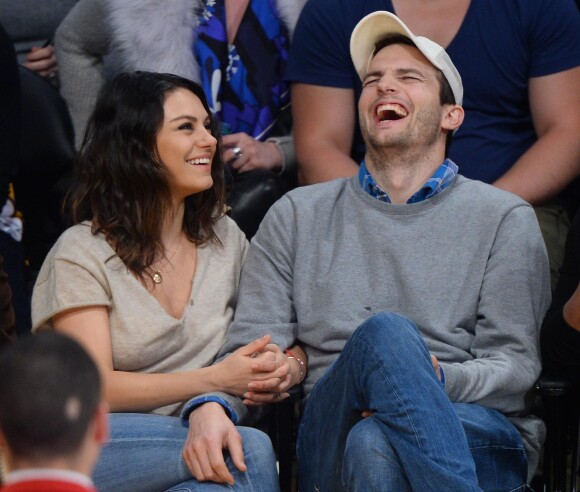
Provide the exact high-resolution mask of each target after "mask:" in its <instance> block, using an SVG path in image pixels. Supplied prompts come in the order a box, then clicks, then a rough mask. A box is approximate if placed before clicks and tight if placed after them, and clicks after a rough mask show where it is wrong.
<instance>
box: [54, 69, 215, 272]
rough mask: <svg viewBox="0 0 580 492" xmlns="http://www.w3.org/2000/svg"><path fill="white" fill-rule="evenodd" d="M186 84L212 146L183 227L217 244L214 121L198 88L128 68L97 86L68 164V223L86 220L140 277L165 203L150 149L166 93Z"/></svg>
mask: <svg viewBox="0 0 580 492" xmlns="http://www.w3.org/2000/svg"><path fill="white" fill-rule="evenodd" d="M177 89H186V90H189V91H191V92H192V93H193V94H195V95H196V96H197V97H198V98H199V99H200V101H201V103H202V104H203V107H204V108H205V110H206V111H207V112H208V114H209V117H210V125H211V132H212V134H213V135H214V136H215V137H216V138H218V147H217V149H216V152H215V156H214V158H213V162H212V169H211V176H212V178H213V186H212V187H211V188H210V189H208V190H205V191H202V192H200V193H196V194H194V195H191V196H189V197H187V198H186V199H185V214H184V218H183V231H184V232H185V234H186V236H187V238H188V239H189V240H190V241H192V242H194V243H195V244H202V243H204V242H207V241H215V242H217V243H219V239H218V237H217V235H216V233H215V230H214V224H215V222H216V221H217V220H218V219H219V218H220V217H221V216H222V215H223V213H224V210H225V203H224V164H223V161H222V158H221V151H220V147H219V145H220V144H219V142H220V139H219V137H218V124H217V122H216V120H215V118H214V117H213V115H212V114H211V111H210V109H209V106H208V104H207V100H206V98H205V94H204V92H203V90H202V89H201V87H200V86H199V85H197V84H196V83H195V82H192V81H191V80H188V79H185V78H183V77H178V76H176V75H170V74H161V73H152V72H133V73H124V74H121V75H119V76H117V77H116V78H115V79H113V80H112V81H110V82H108V83H106V84H105V86H104V87H103V90H102V91H101V93H100V95H99V98H98V100H97V103H96V106H95V110H94V111H93V114H92V116H91V118H90V120H89V123H88V126H87V130H86V134H85V139H84V141H83V144H82V147H81V150H80V152H79V155H78V157H77V160H76V163H75V180H74V185H73V187H72V191H71V193H70V194H69V196H68V197H67V200H66V203H65V207H66V209H68V210H69V211H70V217H71V219H72V221H73V223H75V224H78V223H80V222H82V221H85V220H89V221H92V232H93V234H97V233H103V234H104V235H105V237H106V238H107V240H108V241H109V243H110V244H111V246H112V247H113V248H114V249H115V251H116V253H117V255H118V256H119V257H120V258H121V260H122V261H123V262H124V263H125V265H126V266H127V268H128V269H129V270H130V271H131V272H132V273H133V274H134V275H136V276H137V277H138V278H141V280H143V281H144V280H145V278H146V277H145V274H146V270H147V268H148V267H150V266H151V264H152V263H153V262H154V261H155V260H158V259H159V258H160V257H162V256H163V255H164V247H163V243H162V241H161V229H162V225H163V221H164V219H165V218H166V216H167V213H168V212H171V209H172V207H173V203H172V200H171V191H170V186H169V178H168V172H167V169H166V167H165V165H164V164H163V163H162V162H161V160H160V158H159V155H158V152H157V145H156V141H157V134H158V132H159V131H160V129H161V127H162V125H163V118H164V110H163V104H164V102H165V99H166V97H167V95H168V94H170V93H171V92H173V91H175V90H177Z"/></svg>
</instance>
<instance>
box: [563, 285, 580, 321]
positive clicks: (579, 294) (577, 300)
mask: <svg viewBox="0 0 580 492" xmlns="http://www.w3.org/2000/svg"><path fill="white" fill-rule="evenodd" d="M563 315H564V320H565V321H566V323H568V324H569V325H570V327H571V328H574V329H575V330H577V331H580V283H579V284H578V287H576V290H575V291H574V294H572V297H570V299H569V300H568V302H567V303H566V304H564V310H563Z"/></svg>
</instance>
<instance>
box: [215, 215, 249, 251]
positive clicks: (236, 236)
mask: <svg viewBox="0 0 580 492" xmlns="http://www.w3.org/2000/svg"><path fill="white" fill-rule="evenodd" d="M214 230H215V233H216V235H217V237H218V239H219V240H220V242H221V243H222V244H223V245H224V246H226V244H227V243H231V242H232V241H233V242H235V244H238V245H239V244H243V243H245V242H246V241H247V239H246V235H245V234H244V233H243V231H242V230H241V229H240V228H239V227H238V225H237V224H236V223H235V221H234V220H233V219H232V218H231V217H229V216H228V215H223V216H222V217H220V218H219V219H218V220H217V221H216V222H215V224H214Z"/></svg>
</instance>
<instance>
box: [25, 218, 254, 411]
mask: <svg viewBox="0 0 580 492" xmlns="http://www.w3.org/2000/svg"><path fill="white" fill-rule="evenodd" d="M216 232H217V235H218V237H219V239H220V241H221V242H222V245H223V246H220V245H218V244H215V243H214V242H211V243H206V244H204V245H202V246H199V247H198V249H197V266H196V271H195V275H194V279H193V285H192V289H191V295H190V298H189V301H188V303H187V305H186V307H185V310H184V314H183V318H182V319H179V320H178V319H175V318H174V317H172V316H170V315H169V314H167V313H166V312H165V310H164V309H163V307H162V306H161V305H160V304H159V302H158V301H157V299H155V297H153V296H152V295H151V294H150V293H149V291H147V289H146V288H145V287H144V286H143V285H142V284H141V283H140V282H139V281H138V280H137V279H136V278H135V277H134V276H133V275H132V274H131V273H130V272H129V271H128V270H127V268H126V267H125V265H124V264H123V263H122V262H121V260H120V259H119V257H118V256H117V255H116V254H115V252H114V251H113V249H112V248H111V246H110V245H109V243H108V242H107V241H106V240H105V238H104V236H103V235H102V234H97V235H94V234H92V233H91V226H90V223H88V222H85V223H82V224H78V225H76V226H73V227H71V228H70V229H68V230H66V231H65V232H64V233H63V234H62V236H61V237H60V238H59V239H58V241H57V242H56V244H55V245H54V247H53V248H52V250H51V251H50V253H49V254H48V256H47V257H46V260H45V261H44V264H43V265H42V268H41V270H40V273H39V275H38V279H37V281H36V284H35V286H34V292H33V295H32V324H33V328H32V330H33V331H35V330H37V329H39V328H41V327H43V328H44V327H51V318H52V317H53V316H55V315H57V314H59V313H62V312H64V311H67V310H69V309H74V308H80V307H86V306H106V307H107V309H108V310H109V326H110V330H111V342H112V351H113V367H114V369H115V370H118V371H130V372H142V373H168V372H176V371H182V370H187V369H193V368H200V367H204V366H208V365H210V364H211V363H212V362H213V361H214V359H215V356H216V355H217V353H218V351H219V349H220V348H221V346H222V345H223V344H224V342H225V337H226V332H227V329H228V327H229V325H230V323H231V321H232V319H233V316H234V309H235V306H236V298H237V291H238V285H239V280H240V273H241V269H242V264H243V261H244V258H245V256H246V251H247V248H248V242H247V240H246V237H245V235H244V234H243V232H241V231H240V229H239V228H238V226H237V225H236V224H235V223H234V222H233V221H232V220H231V219H230V218H229V217H223V218H221V219H220V220H219V221H218V222H217V223H216ZM179 407H180V405H170V406H166V407H162V408H159V409H157V410H155V413H161V414H164V415H172V414H176V413H177V412H178V410H179Z"/></svg>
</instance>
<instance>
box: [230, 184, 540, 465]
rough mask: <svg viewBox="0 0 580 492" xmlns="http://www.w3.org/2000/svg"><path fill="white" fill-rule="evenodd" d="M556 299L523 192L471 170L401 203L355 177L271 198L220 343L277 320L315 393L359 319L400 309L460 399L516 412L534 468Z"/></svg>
mask: <svg viewBox="0 0 580 492" xmlns="http://www.w3.org/2000/svg"><path fill="white" fill-rule="evenodd" d="M549 301H550V284H549V269H548V261H547V257H546V250H545V246H544V243H543V241H542V237H541V234H540V231H539V227H538V223H537V220H536V217H535V215H534V211H533V209H532V207H530V206H529V205H528V204H527V203H525V202H524V201H522V200H521V199H520V198H518V197H516V196H515V195H512V194H510V193H507V192H504V191H501V190H499V189H497V188H494V187H492V186H489V185H486V184H483V183H480V182H478V181H471V180H468V179H466V178H464V177H462V176H458V177H457V178H456V180H455V182H454V183H453V184H452V185H450V186H449V187H448V188H447V189H445V190H444V191H442V192H441V193H440V194H438V195H436V196H435V197H433V198H431V199H429V200H426V201H423V202H420V203H416V204H410V205H393V204H386V203H384V202H380V201H379V200H376V199H375V198H372V197H371V196H369V195H368V194H366V193H365V192H364V191H363V190H362V189H361V187H360V185H359V183H358V177H356V176H355V177H354V178H350V179H339V180H335V181H332V182H329V183H324V184H320V185H313V186H309V187H303V188H299V189H296V190H293V191H291V192H290V193H288V194H287V195H286V196H285V197H284V198H282V199H281V200H280V201H279V202H277V203H276V204H275V205H274V206H273V207H272V208H271V209H270V211H269V213H268V215H267V216H266V218H265V219H264V221H263V222H262V225H261V227H260V230H259V231H258V233H257V235H256V236H255V237H254V239H253V241H252V244H251V247H250V251H249V253H248V258H247V261H246V263H245V265H244V269H243V273H242V281H241V285H240V297H239V304H238V306H239V307H238V309H237V311H236V316H235V320H234V323H233V324H232V326H231V328H230V330H229V333H228V342H227V344H226V345H225V347H224V348H223V349H222V351H221V353H222V354H224V353H228V352H231V351H232V350H234V349H235V348H237V347H239V346H241V345H243V344H245V343H247V342H248V341H249V340H252V339H254V338H256V337H258V336H261V335H264V334H266V333H271V334H272V335H273V342H274V343H277V344H279V345H280V346H281V347H282V348H286V347H288V346H290V345H292V344H293V343H294V342H295V341H298V342H299V343H301V344H303V346H304V348H305V350H306V352H307V354H308V375H307V378H306V382H305V390H306V393H309V392H310V390H311V389H312V387H313V385H314V384H315V382H316V381H317V380H318V378H319V377H320V376H321V374H322V373H323V372H324V371H325V370H326V369H327V368H328V367H329V366H330V364H332V362H333V361H334V360H336V358H337V357H338V355H339V353H340V351H341V349H342V347H343V346H344V344H345V343H346V341H347V339H348V338H349V336H350V335H351V334H352V333H353V331H354V330H355V329H356V328H357V326H359V325H360V324H361V323H362V322H363V321H364V320H366V319H367V318H368V317H369V316H371V315H372V314H373V313H377V312H381V311H393V312H397V313H399V314H401V315H403V316H406V317H408V318H410V319H412V320H413V321H414V322H415V323H416V324H417V326H418V327H419V330H420V332H421V334H422V335H423V337H424V339H425V341H426V343H427V346H428V347H429V350H430V351H431V353H433V354H434V355H435V356H437V358H438V359H439V361H440V364H441V366H442V367H443V369H444V371H445V377H446V391H447V393H448V395H449V397H450V399H451V400H452V401H454V402H468V403H478V404H481V405H484V406H487V407H491V408H494V409H497V410H499V411H501V412H503V413H505V414H506V415H508V416H510V418H512V421H513V422H514V424H515V425H516V427H518V429H519V430H520V432H521V433H522V436H523V437H524V442H525V443H526V448H527V451H528V456H529V459H530V468H531V469H534V468H535V466H536V463H537V451H538V449H539V446H540V441H541V440H542V438H543V437H542V433H543V424H542V423H541V421H540V420H539V419H537V418H535V417H533V416H528V411H529V407H530V400H529V399H528V396H529V392H530V390H531V389H532V387H533V385H534V382H535V380H536V379H537V377H538V375H539V373H540V357H539V349H538V334H539V328H540V324H541V321H542V318H543V316H544V313H545V312H546V309H547V307H548V304H549ZM409 363H410V364H412V363H413V361H409ZM418 390H419V391H420V389H418Z"/></svg>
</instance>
